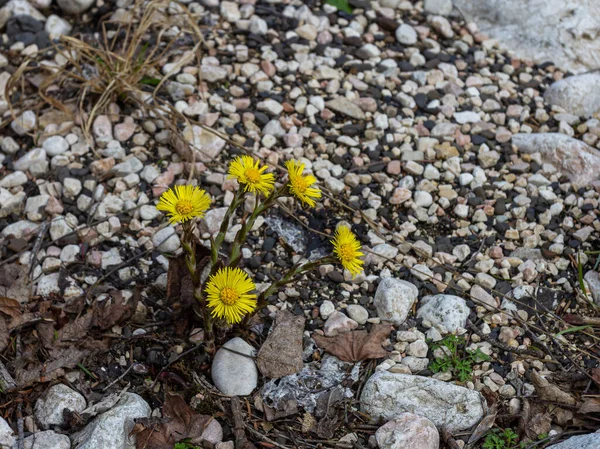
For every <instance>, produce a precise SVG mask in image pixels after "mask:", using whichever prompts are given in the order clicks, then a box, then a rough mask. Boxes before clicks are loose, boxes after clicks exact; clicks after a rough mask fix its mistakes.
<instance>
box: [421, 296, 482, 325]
mask: <svg viewBox="0 0 600 449" xmlns="http://www.w3.org/2000/svg"><path fill="white" fill-rule="evenodd" d="M469 312H470V311H469V307H468V306H467V303H466V301H465V300H464V299H463V298H461V297H459V296H454V295H434V296H425V297H424V298H423V299H421V300H420V304H419V309H418V310H417V318H418V319H419V320H421V321H429V322H430V323H431V324H433V325H437V326H442V327H443V328H444V329H446V331H448V332H456V331H457V330H458V329H459V328H464V327H465V326H466V325H467V318H468V317H469Z"/></svg>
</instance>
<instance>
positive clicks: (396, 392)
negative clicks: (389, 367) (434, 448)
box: [360, 371, 485, 432]
mask: <svg viewBox="0 0 600 449" xmlns="http://www.w3.org/2000/svg"><path fill="white" fill-rule="evenodd" d="M360 400H361V410H362V411H363V412H364V413H366V414H367V415H369V416H370V418H371V421H372V422H377V421H378V420H380V419H383V420H391V419H395V418H397V417H398V416H400V415H401V414H402V413H405V412H410V413H414V414H416V415H419V416H422V417H424V418H427V419H429V420H430V421H432V422H433V424H435V425H436V426H437V427H441V426H446V427H447V428H448V430H449V431H450V432H456V431H460V430H465V429H468V428H470V427H472V426H474V425H475V424H477V423H478V422H479V421H480V420H481V418H483V415H484V412H485V410H484V404H485V399H484V398H483V397H482V396H481V395H480V394H479V393H478V392H477V391H474V390H469V389H468V388H465V387H460V386H458V385H454V384H451V383H447V382H443V381H440V380H436V379H432V378H430V377H421V376H413V375H410V374H399V373H391V372H387V371H379V372H376V373H375V374H374V375H373V376H371V377H370V378H369V379H368V380H367V382H366V383H365V386H364V388H363V392H362V394H361V398H360Z"/></svg>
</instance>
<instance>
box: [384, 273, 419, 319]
mask: <svg viewBox="0 0 600 449" xmlns="http://www.w3.org/2000/svg"><path fill="white" fill-rule="evenodd" d="M418 295H419V289H418V288H417V287H415V286H414V285H413V284H411V283H410V282H407V281H402V280H400V279H395V278H392V277H389V278H385V279H383V280H382V281H381V282H380V283H379V286H378V287H377V291H376V292H375V299H374V300H373V304H374V305H375V307H376V309H377V316H379V318H381V319H382V320H385V321H391V322H392V323H394V324H395V325H400V324H402V323H404V321H405V320H406V317H407V316H408V313H409V312H410V309H411V308H412V306H413V304H414V302H415V300H416V299H417V296H418Z"/></svg>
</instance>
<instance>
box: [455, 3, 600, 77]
mask: <svg viewBox="0 0 600 449" xmlns="http://www.w3.org/2000/svg"><path fill="white" fill-rule="evenodd" d="M454 4H455V5H456V6H457V7H458V9H459V10H460V11H461V12H462V13H463V14H464V17H465V20H466V21H467V22H475V23H476V24H477V26H478V28H479V30H480V31H481V32H482V33H483V34H486V35H488V36H490V37H492V38H494V39H497V40H498V41H500V42H501V43H502V44H503V45H504V46H506V47H507V48H508V49H509V50H512V51H514V52H515V53H516V55H517V56H518V57H519V58H521V59H530V60H532V61H533V62H536V63H542V62H545V61H553V62H554V63H555V64H557V65H558V66H559V67H561V68H562V69H563V70H569V71H571V72H573V73H581V72H585V71H588V70H595V69H596V68H598V67H599V66H600V40H599V39H597V38H596V37H597V33H598V29H600V3H598V2H597V1H595V0H571V1H568V2H565V1H564V0H547V1H544V2H536V1H525V2H524V1H523V0H478V1H473V0H454Z"/></svg>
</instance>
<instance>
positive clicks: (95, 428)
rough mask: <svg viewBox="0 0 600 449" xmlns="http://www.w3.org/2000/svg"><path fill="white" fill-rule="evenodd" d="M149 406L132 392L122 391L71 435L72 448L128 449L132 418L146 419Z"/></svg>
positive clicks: (133, 443)
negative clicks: (105, 409)
mask: <svg viewBox="0 0 600 449" xmlns="http://www.w3.org/2000/svg"><path fill="white" fill-rule="evenodd" d="M151 411H152V410H151V409H150V406H149V405H148V404H147V403H146V401H144V400H143V399H142V397H141V396H138V395H137V394H135V393H125V394H124V395H123V397H122V398H121V399H120V400H119V402H118V403H117V405H116V406H114V407H113V408H111V409H110V410H108V411H106V412H104V413H102V414H101V415H100V416H98V417H97V418H96V419H94V420H93V421H92V422H91V423H89V424H88V425H87V426H85V428H84V429H83V430H81V431H80V432H78V433H76V434H74V435H73V436H72V437H71V440H72V441H73V449H107V448H111V449H131V448H134V447H135V435H131V431H132V429H133V426H134V425H135V422H134V420H135V419H136V418H148V417H149V416H150V412H151Z"/></svg>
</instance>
